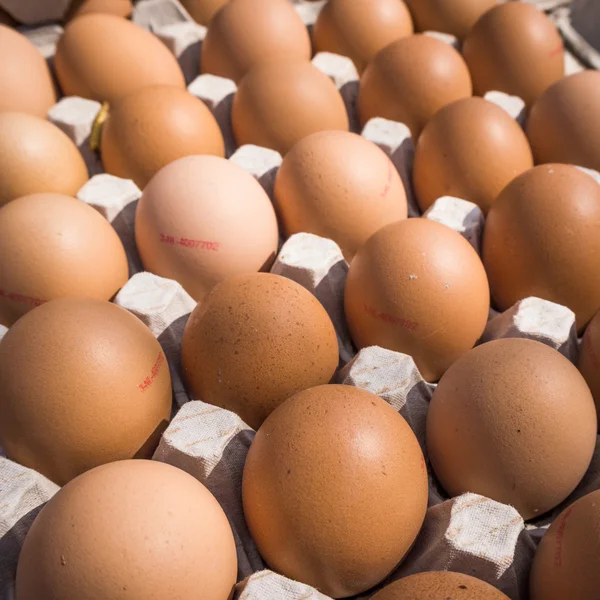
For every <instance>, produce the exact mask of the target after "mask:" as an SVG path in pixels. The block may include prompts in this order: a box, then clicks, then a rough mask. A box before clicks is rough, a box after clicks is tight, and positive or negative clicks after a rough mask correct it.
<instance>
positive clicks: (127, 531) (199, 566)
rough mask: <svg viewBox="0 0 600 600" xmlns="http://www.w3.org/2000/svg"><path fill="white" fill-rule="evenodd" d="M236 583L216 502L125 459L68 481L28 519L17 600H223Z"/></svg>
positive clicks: (230, 545) (177, 478)
mask: <svg viewBox="0 0 600 600" xmlns="http://www.w3.org/2000/svg"><path fill="white" fill-rule="evenodd" d="M236 577H237V557H236V550H235V541H234V538H233V534H232V532H231V527H230V526H229V522H228V521H227V517H226V516H225V513H224V512H223V509H222V508H221V507H220V506H219V503H218V502H217V500H216V499H215V497H214V496H213V495H212V494H211V493H210V492H209V491H208V490H207V489H206V488H205V487H204V486H203V485H202V484H201V483H200V482H199V481H197V480H196V479H195V478H194V477H192V476H191V475H188V474H187V473H186V472H185V471H182V470H180V469H178V468H176V467H172V466H171V465H168V464H164V463H161V462H158V461H149V460H126V461H120V462H116V463H112V464H110V465H104V466H101V467H97V468H96V469H93V470H92V471H89V472H87V473H85V474H84V475H82V476H81V477H78V478H77V479H75V480H73V481H72V482H71V483H69V484H68V485H66V486H65V487H64V488H63V489H61V490H59V491H58V492H57V494H56V495H55V496H54V497H53V498H52V499H51V500H50V501H49V502H48V504H46V506H45V507H44V508H43V509H42V511H41V512H40V514H39V515H38V517H37V518H36V520H35V521H34V523H33V525H32V526H31V529H30V530H29V533H28V534H27V537H26V538H25V543H24V544H23V549H22V551H21V555H20V557H19V564H18V568H17V582H16V591H17V594H16V600H39V599H40V598H73V599H75V598H78V599H79V600H107V599H108V598H112V599H115V600H116V599H117V598H123V599H124V598H127V599H128V600H159V599H166V598H170V599H174V598H177V600H198V598H202V600H227V599H228V598H229V596H230V593H231V591H232V588H233V586H234V585H235V581H236Z"/></svg>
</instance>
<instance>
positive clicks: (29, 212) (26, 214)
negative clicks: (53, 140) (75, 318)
mask: <svg viewBox="0 0 600 600" xmlns="http://www.w3.org/2000/svg"><path fill="white" fill-rule="evenodd" d="M128 277H129V271H128V267H127V256H126V255H125V250H124V248H123V244H121V240H120V239H119V236H118V235H117V233H116V231H115V230H114V229H113V228H112V227H111V225H110V224H109V222H108V221H107V220H106V219H105V218H104V217H103V216H102V215H101V214H100V213H99V212H97V211H96V210H94V209H93V208H92V207H91V206H88V205H87V204H85V203H84V202H81V200H76V199H75V198H71V197H69V196H62V195H60V194H34V195H32V196H25V197H23V198H18V199H17V200H14V201H13V202H10V203H9V204H7V205H6V206H4V207H2V208H1V209H0V324H2V325H5V326H7V327H10V326H11V325H12V324H13V323H14V322H15V321H16V320H17V319H18V318H19V317H21V316H22V315H24V314H25V313H26V312H28V311H30V310H31V309H32V308H34V307H36V306H39V305H40V304H43V303H44V302H47V301H48V300H54V299H55V298H63V297H66V296H79V297H85V298H96V299H98V300H110V299H111V298H112V297H113V296H114V295H115V294H116V293H117V292H118V291H119V289H120V288H121V287H122V286H123V285H124V284H125V283H126V282H127V279H128Z"/></svg>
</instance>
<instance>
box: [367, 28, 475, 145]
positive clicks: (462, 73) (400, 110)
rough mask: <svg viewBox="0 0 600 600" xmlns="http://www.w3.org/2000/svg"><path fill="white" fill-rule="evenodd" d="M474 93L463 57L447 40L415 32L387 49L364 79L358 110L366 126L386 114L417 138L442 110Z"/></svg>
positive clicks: (370, 66)
mask: <svg viewBox="0 0 600 600" xmlns="http://www.w3.org/2000/svg"><path fill="white" fill-rule="evenodd" d="M425 74H426V75H425ZM471 94H472V85H471V77H470V76H469V71H468V69H467V65H466V64H465V61H464V60H463V59H462V57H461V55H460V54H459V53H458V52H457V51H456V50H455V49H454V48H453V47H452V46H450V45H449V44H446V43H445V42H442V41H441V40H438V39H435V38H432V37H429V36H426V35H412V36H409V37H405V38H402V39H400V40H397V41H396V42H393V43H392V44H390V45H389V46H387V47H385V48H384V49H383V50H381V51H380V52H379V53H378V54H377V55H376V56H375V57H374V58H373V60H372V61H371V62H370V63H369V65H368V67H367V68H366V69H365V72H364V73H363V75H362V77H361V80H360V90H359V94H358V113H359V117H360V121H361V123H362V125H363V126H364V125H365V124H366V123H367V121H368V120H369V119H372V118H373V117H384V118H385V119H390V120H391V121H399V122H400V123H404V124H405V125H407V126H408V127H409V128H410V130H411V133H412V135H413V138H415V139H417V138H418V137H419V134H420V133H421V131H422V129H423V127H425V125H426V124H427V122H428V121H429V120H430V119H431V118H432V117H433V116H434V115H435V114H436V113H437V112H438V111H439V110H440V109H441V108H443V107H444V106H446V105H447V104H450V103H451V102H454V101H455V100H460V99H461V98H468V97H469V96H471Z"/></svg>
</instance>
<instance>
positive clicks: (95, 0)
mask: <svg viewBox="0 0 600 600" xmlns="http://www.w3.org/2000/svg"><path fill="white" fill-rule="evenodd" d="M132 12H133V3H132V1H131V0H75V1H74V2H73V3H72V4H71V7H70V9H69V12H68V13H67V16H66V17H65V21H70V20H71V19H74V18H75V17H81V16H82V15H87V14H90V13H104V14H110V15H115V16H117V17H124V18H125V17H129V16H130V15H131V13H132Z"/></svg>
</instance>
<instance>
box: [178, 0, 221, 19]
mask: <svg viewBox="0 0 600 600" xmlns="http://www.w3.org/2000/svg"><path fill="white" fill-rule="evenodd" d="M227 2H228V0H181V4H183V6H184V7H185V9H186V10H187V11H188V12H189V13H190V15H191V17H192V18H193V19H194V20H195V21H196V22H198V23H200V25H208V24H209V23H210V22H211V20H212V18H213V17H214V16H215V15H216V14H217V12H218V11H219V10H220V9H221V8H222V7H223V6H225V4H227Z"/></svg>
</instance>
